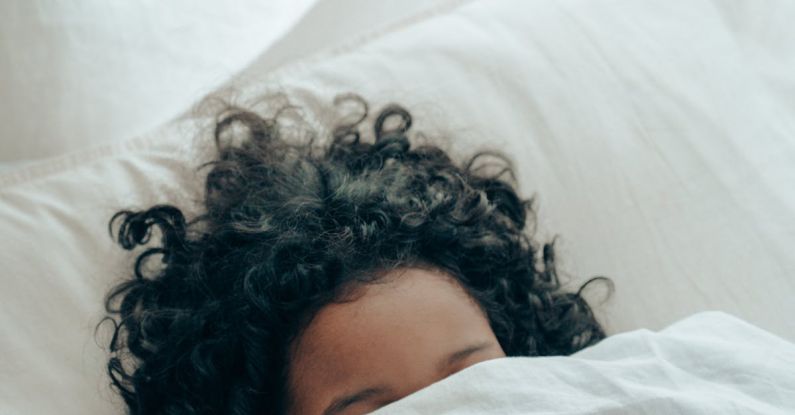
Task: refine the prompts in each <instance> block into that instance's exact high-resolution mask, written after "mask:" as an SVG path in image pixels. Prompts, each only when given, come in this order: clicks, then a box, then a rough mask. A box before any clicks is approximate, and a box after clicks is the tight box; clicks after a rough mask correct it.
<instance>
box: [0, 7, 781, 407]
mask: <svg viewBox="0 0 795 415" xmlns="http://www.w3.org/2000/svg"><path fill="white" fill-rule="evenodd" d="M793 15H795V3H793V2H788V1H768V2H751V1H741V0H729V1H723V2H712V1H706V0H687V1H684V0H674V1H670V0H665V1H663V0H651V1H646V2H635V1H631V0H617V1H613V2H606V3H600V4H599V5H596V4H594V3H593V2H590V1H587V0H557V1H535V2H525V1H519V0H516V1H510V0H504V1H486V0H449V1H444V2H440V3H439V4H438V6H437V7H434V8H432V9H429V10H424V11H422V12H419V13H417V14H414V15H411V16H409V17H407V18H405V19H402V20H400V21H399V22H397V23H395V24H391V25H389V26H388V27H380V28H378V30H375V31H373V32H371V33H369V34H366V35H361V36H357V37H355V38H354V39H351V40H350V41H349V42H348V43H346V44H344V45H342V46H335V47H332V48H326V49H323V50H320V51H318V52H316V53H314V54H313V55H311V56H308V57H305V58H301V59H299V60H297V61H293V62H290V63H285V64H284V65H282V66H278V67H268V66H267V64H266V62H265V61H267V59H265V58H263V59H258V60H255V61H254V62H253V63H252V65H251V66H250V67H249V68H247V69H246V70H245V71H244V72H243V73H242V75H241V76H238V77H235V78H233V79H232V80H230V81H229V82H228V83H227V84H225V86H224V88H222V89H220V90H218V91H216V94H214V95H216V96H220V97H228V98H234V100H235V102H236V103H238V104H240V105H244V106H245V105H248V104H254V103H255V101H256V99H257V98H258V97H260V96H261V95H262V94H265V93H281V94H283V95H284V96H287V97H289V99H290V100H291V102H292V103H293V104H295V105H297V106H299V107H300V108H302V110H301V111H302V112H303V115H304V116H305V118H306V119H307V121H308V123H309V124H310V125H312V126H313V127H315V128H316V129H318V130H319V132H320V133H321V134H322V133H323V132H327V130H328V126H329V124H330V123H331V122H332V119H333V116H332V114H330V111H329V109H330V108H332V106H331V103H332V100H333V97H334V96H335V95H337V94H339V93H344V92H349V91H352V92H356V93H359V94H361V95H362V96H364V97H365V98H367V99H368V101H369V102H370V104H371V107H372V108H374V109H377V108H379V107H381V106H383V105H385V104H386V103H388V102H392V101H396V102H399V103H401V104H403V105H404V106H406V107H407V108H408V109H410V110H411V112H412V114H413V115H414V118H415V120H414V124H413V127H412V129H413V131H415V132H416V131H422V132H424V133H425V135H426V137H428V138H437V139H439V140H440V141H445V142H448V143H449V146H450V150H451V152H452V154H453V155H454V156H455V155H467V154H471V153H472V152H474V151H476V150H478V149H485V148H494V147H496V148H498V149H501V150H503V151H505V152H506V153H508V154H510V155H511V156H512V157H513V158H514V159H515V161H516V164H517V169H518V170H517V173H518V179H519V182H520V185H521V187H520V190H521V191H522V193H523V195H524V196H527V197H529V196H531V195H536V196H537V200H536V207H537V210H538V216H537V218H538V223H537V233H536V239H537V240H539V241H541V240H545V241H548V240H551V239H552V237H554V236H555V235H558V236H559V237H558V239H557V261H558V263H559V265H560V271H561V272H562V275H563V278H564V279H565V280H566V281H567V285H566V288H568V289H572V290H573V289H576V288H577V287H578V286H579V284H580V283H581V282H582V281H584V280H585V279H586V278H589V277H591V276H594V275H606V276H608V277H610V278H611V279H612V280H613V282H614V284H615V287H616V291H615V292H614V293H613V295H612V296H611V297H609V298H608V299H606V300H604V298H605V293H604V292H602V291H600V290H599V288H598V286H594V287H593V289H589V290H587V291H586V296H588V297H589V298H591V299H592V302H593V304H594V306H595V311H596V313H597V315H598V316H599V318H600V319H601V320H602V321H603V322H604V323H605V326H606V327H607V329H608V332H609V334H617V333H621V332H625V331H630V330H635V329H638V328H647V329H649V330H659V329H661V328H663V327H666V326H668V325H669V324H671V323H672V322H674V321H677V320H680V319H682V318H684V317H686V316H689V315H692V314H694V313H697V312H699V311H704V310H722V311H725V312H728V313H730V314H732V315H736V316H737V317H739V318H741V319H742V320H744V321H747V322H748V323H749V324H752V325H754V326H757V327H759V328H760V329H762V330H765V331H768V332H770V333H773V334H775V335H777V336H780V337H782V338H784V339H787V340H790V341H792V340H795V320H793V319H792V318H791V316H792V315H793V314H795V301H792V298H793V294H794V293H795V278H794V277H793V275H795V257H793V256H792V254H791V250H792V246H795V221H793V220H792V218H793V217H794V216H795V192H793V190H792V189H793V184H795V163H793V162H792V161H793V160H795V59H792V54H791V53H790V52H791V50H793V48H795V29H793V26H792V25H791V24H790V22H791V19H790V18H788V17H789V16H793ZM773 40H774V41H773ZM263 56H265V55H263ZM258 68H269V69H268V70H265V69H262V70H258ZM202 108H204V107H203V106H197V107H196V109H195V110H194V109H192V110H190V111H186V112H185V113H184V115H183V116H182V117H180V118H178V119H176V120H174V121H172V122H169V123H167V124H165V125H162V126H161V127H160V128H158V129H156V130H153V131H152V132H150V133H148V134H145V135H141V136H138V137H135V138H133V139H130V140H124V141H119V142H113V143H108V144H104V145H99V146H95V147H92V148H90V149H86V150H83V151H78V152H74V153H71V154H67V155H63V156H60V157H56V158H52V159H48V160H46V161H44V162H41V163H37V164H35V165H30V166H23V167H20V168H18V169H14V170H10V171H7V172H0V218H2V219H1V220H0V235H2V239H0V265H2V268H3V270H2V274H0V275H2V280H1V281H2V290H0V339H1V340H0V356H3V357H2V358H0V413H3V414H6V413H8V414H48V413H58V414H83V413H120V400H119V398H118V397H116V396H115V395H114V394H113V393H112V392H111V391H110V390H109V389H108V387H107V384H108V379H107V377H106V376H105V368H104V364H105V359H106V355H105V353H104V352H103V351H102V349H101V348H100V345H104V344H105V343H106V341H107V337H106V335H107V331H106V330H100V331H99V332H98V334H97V337H98V338H97V339H96V340H95V339H94V327H95V325H96V323H97V322H98V321H99V320H100V319H101V317H102V316H103V311H102V304H101V299H102V297H103V295H104V293H105V292H106V290H107V289H108V288H109V287H110V286H111V285H113V284H114V283H116V282H117V281H119V280H120V279H121V278H126V277H128V276H129V270H130V269H131V266H132V260H133V258H134V255H135V254H136V253H137V252H125V251H123V250H121V249H120V248H118V247H117V246H115V245H113V243H112V241H111V239H110V237H109V236H108V234H107V220H108V219H109V218H110V216H111V215H112V214H113V213H114V212H115V211H116V210H119V209H127V208H131V209H141V208H145V207H148V206H150V205H153V204H156V203H173V204H176V205H178V206H180V207H182V208H184V209H185V210H186V212H187V214H188V216H191V214H193V213H196V212H197V209H198V206H197V201H198V200H200V198H201V189H202V180H203V177H202V173H206V170H203V171H196V170H195V168H196V167H197V166H198V165H199V164H200V163H202V162H204V161H207V160H209V159H210V158H211V157H212V153H211V147H210V146H211V139H210V137H209V134H208V130H207V127H208V126H209V125H210V124H211V122H212V116H211V115H210V114H209V113H208V112H204V111H202ZM261 109H262V108H261ZM265 110H266V111H267V110H268V109H265ZM365 139H367V136H365Z"/></svg>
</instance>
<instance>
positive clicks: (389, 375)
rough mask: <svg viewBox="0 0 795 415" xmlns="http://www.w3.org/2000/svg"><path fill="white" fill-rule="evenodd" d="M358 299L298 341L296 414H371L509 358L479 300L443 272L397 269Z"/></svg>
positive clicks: (292, 389)
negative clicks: (441, 382) (471, 368)
mask: <svg viewBox="0 0 795 415" xmlns="http://www.w3.org/2000/svg"><path fill="white" fill-rule="evenodd" d="M356 294H357V295H356V297H355V298H354V299H353V300H352V301H350V302H343V303H332V304H330V305H327V306H325V307H324V308H322V309H321V310H320V311H319V312H318V313H317V314H316V315H315V317H314V319H313V320H312V321H311V322H310V324H309V325H308V326H307V327H306V329H305V331H304V332H303V333H302V335H301V336H300V337H299V338H298V339H297V340H296V341H295V342H294V343H293V345H292V347H291V364H290V371H289V375H288V388H289V397H290V402H291V403H290V405H289V409H288V414H289V415H355V414H364V413H368V412H371V411H374V410H376V409H378V408H379V407H381V406H384V405H386V404H388V403H390V402H393V401H396V400H398V399H401V398H403V397H405V396H407V395H409V394H411V393H413V392H416V391H417V390H419V389H422V388H424V387H426V386H428V385H430V384H432V383H434V382H437V381H439V380H441V379H444V378H446V377H448V376H450V375H452V374H453V373H456V372H458V371H460V370H462V369H464V368H466V367H469V366H472V365H474V364H476V363H479V362H483V361H486V360H489V359H495V358H500V357H505V353H504V352H503V350H502V348H501V347H500V344H499V342H498V341H497V338H496V336H495V335H494V332H493V330H492V329H491V326H490V325H489V322H488V319H487V318H486V316H485V315H484V313H483V312H482V310H481V309H480V308H479V307H478V305H477V303H476V302H475V301H474V300H473V299H472V298H471V297H470V296H469V295H468V294H467V293H466V291H465V290H464V288H463V287H461V285H460V284H459V283H458V282H457V281H456V280H455V279H453V278H452V277H451V276H449V275H447V274H445V273H443V272H441V271H437V270H429V269H421V268H403V269H400V270H395V271H391V272H390V273H388V274H386V275H385V277H384V278H383V279H382V280H380V281H379V283H377V284H368V285H366V286H363V287H359V288H358V290H357V291H356ZM368 388H375V389H378V391H375V392H371V393H368V392H365V393H363V394H359V397H360V398H361V399H358V400H356V401H355V402H351V400H350V399H348V400H347V403H345V402H346V400H345V399H344V397H345V396H351V395H355V394H357V392H359V391H362V390H366V389H368ZM339 398H343V399H342V401H339V400H338V399H339ZM335 400H336V401H337V402H338V403H339V404H338V405H334V401H335Z"/></svg>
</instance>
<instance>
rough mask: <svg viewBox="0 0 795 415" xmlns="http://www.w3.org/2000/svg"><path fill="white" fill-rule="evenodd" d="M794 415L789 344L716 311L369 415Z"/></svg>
mask: <svg viewBox="0 0 795 415" xmlns="http://www.w3.org/2000/svg"><path fill="white" fill-rule="evenodd" d="M793 413H795V345H793V344H792V343H789V342H787V341H785V340H783V339H781V338H778V337H776V336H774V335H772V334H770V333H768V332H766V331H763V330H761V329H759V328H757V327H755V326H752V325H750V324H748V323H746V322H744V321H742V320H739V319H737V318H735V317H732V316H731V315H728V314H726V313H722V312H702V313H699V314H695V315H693V316H691V317H689V318H686V319H684V320H681V321H679V322H678V323H676V324H673V325H672V326H670V327H668V328H666V329H664V330H662V331H660V332H652V331H649V330H645V329H644V330H636V331H632V332H628V333H623V334H619V335H615V336H612V337H609V338H607V339H606V340H604V341H602V342H601V343H599V344H597V345H596V346H593V347H591V348H588V349H585V350H582V351H580V352H579V353H577V354H575V355H574V356H571V357H543V358H527V357H508V358H503V359H494V360H488V361H485V362H481V363H479V364H476V365H474V366H470V367H469V368H467V369H464V370H462V371H460V372H458V373H456V374H455V375H453V376H450V377H448V378H446V379H443V380H441V381H439V382H437V383H434V384H433V385H430V386H428V387H426V388H424V389H421V390H419V391H417V392H415V393H413V394H411V395H409V396H407V397H405V398H403V399H401V400H399V401H396V402H393V403H392V404H390V405H387V406H384V407H382V408H381V409H379V410H377V411H375V412H373V414H378V415H387V414H394V415H408V414H456V415H475V414H547V415H552V414H555V415H557V414H560V415H563V414H588V415H596V414H605V415H606V414H611V415H618V414H633V415H637V414H722V415H726V414H743V415H749V414H782V415H784V414H788V415H791V414H793Z"/></svg>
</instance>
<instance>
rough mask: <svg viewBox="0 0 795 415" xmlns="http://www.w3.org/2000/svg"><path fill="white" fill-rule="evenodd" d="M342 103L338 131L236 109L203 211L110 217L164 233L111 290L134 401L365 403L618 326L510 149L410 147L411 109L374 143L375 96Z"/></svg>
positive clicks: (130, 232) (122, 232) (220, 407)
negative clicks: (603, 310)
mask: <svg viewBox="0 0 795 415" xmlns="http://www.w3.org/2000/svg"><path fill="white" fill-rule="evenodd" d="M343 101H344V102H347V103H349V104H350V103H353V104H355V105H358V108H359V109H360V113H361V116H359V117H358V118H357V120H356V121H353V122H348V123H340V124H339V125H338V126H336V127H335V128H334V129H333V130H332V131H331V133H330V134H329V136H330V137H329V139H328V140H326V142H318V141H317V140H316V139H315V137H311V138H310V140H308V141H307V142H302V143H300V142H296V141H294V140H290V139H289V138H288V137H287V136H286V134H285V133H284V131H283V130H284V129H283V128H281V127H280V123H279V119H278V115H277V116H274V117H270V118H269V117H265V116H261V115H259V114H258V113H255V112H254V111H251V110H247V109H243V108H238V107H234V106H229V107H228V108H227V109H226V110H225V111H223V112H222V113H220V114H219V117H218V118H217V124H216V125H215V130H214V139H215V144H216V147H217V151H218V153H217V154H218V156H217V158H216V159H214V160H212V161H210V162H208V163H205V164H204V165H202V166H201V167H200V168H204V167H207V166H209V167H211V170H210V171H209V172H208V174H207V176H206V182H205V194H204V195H203V206H202V209H203V210H202V212H201V214H199V215H198V216H197V217H195V218H194V219H193V220H191V221H189V222H188V221H186V218H185V216H184V214H183V212H182V210H180V209H179V208H178V207H176V206H173V205H168V204H161V205H155V206H152V207H151V208H148V209H145V210H139V211H133V210H121V211H119V212H117V213H116V214H115V215H113V217H112V218H111V220H110V223H109V229H110V232H111V236H113V232H114V230H116V233H117V236H116V237H115V238H116V240H117V242H118V243H119V244H120V245H121V246H122V247H123V248H125V249H127V250H132V249H134V248H135V247H136V246H140V245H146V244H148V242H149V240H150V238H151V236H152V235H153V231H155V230H158V231H159V234H160V244H159V245H157V246H155V247H148V248H147V249H146V250H144V251H143V252H142V253H140V255H138V256H137V258H136V261H135V266H134V269H133V271H132V274H133V275H132V276H131V278H129V279H127V280H125V281H123V282H121V283H119V284H118V285H116V286H115V287H114V288H113V289H112V290H111V291H110V292H109V293H108V294H107V297H106V301H105V307H106V309H107V311H108V313H109V314H108V316H107V317H106V319H111V320H112V321H113V322H114V331H113V338H112V339H111V340H110V344H109V352H110V357H109V361H108V365H107V368H108V372H109V375H110V379H111V385H112V386H113V387H114V389H115V390H116V391H118V393H119V394H120V395H121V396H122V398H123V399H124V401H125V403H126V406H127V409H128V411H129V413H131V414H150V415H151V414H289V415H297V414H309V415H331V414H335V415H336V414H340V415H352V414H362V413H366V412H368V411H372V410H375V409H377V408H379V407H381V406H384V405H386V404H388V403H390V402H393V401H396V400H399V399H401V398H403V397H405V396H407V395H409V394H411V393H413V392H415V391H417V390H419V389H421V388H424V387H426V386H428V385H430V384H432V383H434V382H436V381H439V380H441V379H443V378H445V377H447V376H450V375H451V374H453V373H456V372H458V371H460V370H462V369H464V368H467V367H470V366H472V365H474V364H477V363H479V362H483V361H486V360H489V359H495V358H500V357H505V356H549V355H569V354H572V353H574V352H576V351H578V350H580V349H582V348H584V347H587V346H590V345H593V344H595V343H597V342H598V341H599V340H601V339H603V338H604V337H605V332H604V330H603V328H602V327H601V325H600V324H599V322H598V321H597V320H596V318H595V317H594V314H593V313H592V310H591V308H590V307H589V305H588V303H587V301H586V300H585V299H584V298H583V296H582V289H583V287H584V286H585V285H587V284H588V283H589V282H591V281H594V280H597V279H600V278H603V277H596V278H593V279H591V280H589V281H588V282H586V284H584V285H582V286H581V287H580V289H579V291H577V292H566V291H564V290H563V289H562V288H561V282H560V280H559V277H558V274H557V270H556V266H555V257H554V240H553V241H552V242H548V243H544V244H538V243H536V242H535V241H534V240H533V238H532V235H531V232H529V229H530V227H529V225H530V224H531V223H530V222H531V221H532V220H535V219H534V218H535V212H534V208H533V206H532V205H533V203H534V198H530V199H524V198H521V197H520V196H519V195H518V193H517V190H516V189H515V185H516V183H515V178H514V173H513V172H514V165H513V161H512V160H511V159H510V158H509V157H508V156H506V155H505V154H503V153H501V152H499V151H482V152H479V153H477V154H475V155H473V156H471V157H469V158H468V159H467V160H466V161H465V162H463V163H457V162H456V161H454V160H453V159H452V158H451V157H450V156H449V155H448V152H446V151H444V150H443V149H442V148H441V147H440V146H439V145H436V144H433V143H425V144H422V145H412V140H411V139H410V137H409V134H408V131H409V129H410V127H411V124H412V117H411V114H410V113H409V112H408V111H407V110H406V109H405V108H403V107H401V106H399V105H395V104H390V105H387V106H386V107H384V108H383V109H382V110H381V111H380V112H378V114H377V116H376V117H375V121H374V123H373V131H374V137H373V139H372V140H366V139H365V135H364V134H362V132H361V131H360V128H361V126H362V125H364V123H365V120H366V119H367V117H368V106H367V103H366V102H365V101H364V100H363V99H361V98H360V97H358V96H347V97H342V98H340V99H339V100H338V101H335V102H336V103H337V104H340V103H341V102H343ZM389 124H391V125H392V127H389ZM241 127H242V128H241ZM241 138H242V140H241ZM486 156H490V157H491V159H492V160H495V159H496V160H498V161H499V167H501V169H500V171H499V172H496V173H495V172H492V173H487V172H485V169H484V166H483V165H482V163H481V161H482V160H483V158H484V157H486ZM506 175H507V176H509V177H508V179H506V178H504V176H506ZM157 257H159V258H160V260H161V262H162V266H160V267H159V268H158V269H157V270H155V271H152V270H151V269H149V270H147V267H145V266H144V265H145V264H147V263H149V262H150V261H149V260H150V259H151V258H157Z"/></svg>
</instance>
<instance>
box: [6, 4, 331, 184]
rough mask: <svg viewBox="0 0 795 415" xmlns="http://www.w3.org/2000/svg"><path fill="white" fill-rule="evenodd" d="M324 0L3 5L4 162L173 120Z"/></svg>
mask: <svg viewBox="0 0 795 415" xmlns="http://www.w3.org/2000/svg"><path fill="white" fill-rule="evenodd" d="M315 1H316V0H268V1H261V0H237V1H235V2H234V5H231V4H227V3H221V2H217V1H211V0H174V1H168V2H151V1H149V2H112V1H111V2H108V1H102V0H83V1H80V2H58V1H55V2H53V1H46V0H6V1H2V2H0V90H2V91H3V93H2V95H0V125H2V126H3V131H2V135H1V136H0V170H2V169H13V168H18V165H19V164H20V163H22V161H23V160H36V159H42V158H46V157H51V156H57V155H60V154H63V153H66V152H70V151H75V150H79V149H82V148H85V147H87V146H91V145H94V144H97V143H104V142H108V141H117V140H124V139H128V138H130V137H134V136H137V135H140V134H142V133H146V132H148V131H150V130H152V129H153V128H156V127H158V126H159V125H162V124H163V123H165V122H167V121H171V120H172V119H173V118H174V117H176V116H177V115H179V113H180V111H182V110H184V109H185V107H187V106H189V105H191V104H192V103H193V102H195V101H196V100H197V99H199V98H201V97H202V96H204V95H205V94H207V93H209V92H210V91H212V90H213V89H214V88H216V87H217V86H218V85H219V84H221V83H222V82H225V81H226V80H227V79H228V78H229V77H231V76H233V75H234V74H235V73H237V71H239V70H240V69H241V68H244V67H246V66H247V65H248V64H249V63H250V62H251V61H252V60H253V59H254V58H256V57H257V56H258V55H259V54H260V53H262V51H263V49H267V48H268V47H269V46H270V45H271V44H273V43H275V42H276V41H277V40H279V39H280V37H281V36H283V35H284V34H285V33H286V32H288V31H289V30H290V29H291V28H292V27H293V25H294V24H295V23H297V22H298V21H300V20H301V17H302V15H303V14H304V13H305V12H306V11H307V10H309V9H310V8H311V7H312V6H313V5H314V3H315Z"/></svg>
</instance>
